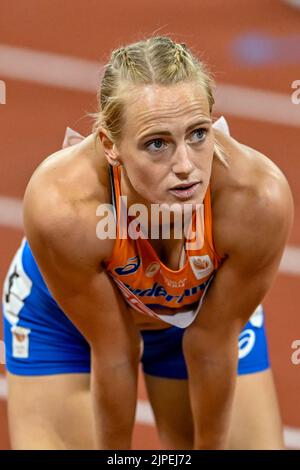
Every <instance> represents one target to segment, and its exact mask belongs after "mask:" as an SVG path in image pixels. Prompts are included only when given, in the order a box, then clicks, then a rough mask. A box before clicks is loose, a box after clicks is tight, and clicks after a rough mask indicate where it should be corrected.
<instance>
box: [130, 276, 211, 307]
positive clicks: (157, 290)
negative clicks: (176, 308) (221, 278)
mask: <svg viewBox="0 0 300 470" xmlns="http://www.w3.org/2000/svg"><path fill="white" fill-rule="evenodd" d="M208 282H209V280H208V281H206V282H204V283H202V284H199V285H198V286H194V287H191V288H189V289H184V291H183V292H182V293H181V294H180V295H172V294H170V293H169V292H167V291H166V289H165V288H164V286H162V285H161V284H158V283H157V282H155V283H154V284H153V286H152V287H150V288H148V289H134V288H132V287H131V286H130V285H128V284H125V287H127V289H129V290H130V291H131V292H132V293H133V294H134V295H135V296H137V297H164V298H165V300H166V301H167V302H171V301H172V300H176V303H178V304H180V303H181V302H182V301H183V300H184V299H185V298H186V297H191V296H193V295H196V294H198V293H199V292H202V291H204V289H205V287H206V285H207V283H208Z"/></svg>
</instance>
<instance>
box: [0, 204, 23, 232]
mask: <svg viewBox="0 0 300 470" xmlns="http://www.w3.org/2000/svg"><path fill="white" fill-rule="evenodd" d="M1 225H3V226H6V227H12V228H22V226H23V218H22V200H21V199H17V198H13V197H5V196H0V226H1Z"/></svg>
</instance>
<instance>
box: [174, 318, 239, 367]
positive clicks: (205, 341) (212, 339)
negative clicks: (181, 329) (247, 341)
mask: <svg viewBox="0 0 300 470" xmlns="http://www.w3.org/2000/svg"><path fill="white" fill-rule="evenodd" d="M183 353H184V357H185V360H186V362H187V364H188V365H189V366H191V367H192V366H193V365H195V366H196V367H197V368H198V367H199V365H200V364H201V365H202V366H208V367H210V366H214V367H215V366H219V365H222V367H226V368H227V367H228V366H229V367H231V366H234V364H235V363H236V362H237V356H238V337H237V335H235V334H233V335H232V336H227V335H226V337H225V335H224V332H221V331H208V330H204V329H201V328H198V327H192V328H191V327H189V328H188V329H187V330H186V331H185V333H184V336H183Z"/></svg>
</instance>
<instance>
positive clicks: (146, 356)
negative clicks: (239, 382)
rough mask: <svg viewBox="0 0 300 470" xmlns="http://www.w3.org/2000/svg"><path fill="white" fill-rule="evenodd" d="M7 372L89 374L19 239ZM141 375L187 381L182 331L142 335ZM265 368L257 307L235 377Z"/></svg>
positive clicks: (78, 337)
mask: <svg viewBox="0 0 300 470" xmlns="http://www.w3.org/2000/svg"><path fill="white" fill-rule="evenodd" d="M3 312H4V340H5V350H6V368H7V369H8V371H9V372H11V373H12V374H16V375H28V376H30V375H51V374H66V373H89V372H90V347H89V344H88V342H87V341H86V340H85V338H84V337H83V336H82V334H81V333H80V332H79V331H78V330H77V328H76V327H75V326H74V325H73V324H72V322H71V321H70V320H69V319H68V317H67V316H66V315H65V314H64V312H63V311H62V310H61V309H60V307H59V306H58V305H57V303H56V302H55V300H54V299H53V297H52V296H51V294H50V292H49V290H48V288H47V286H46V284H45V282H44V281H43V278H42V276H41V274H40V271H39V269H38V267H37V264H36V262H35V260H34V258H33V255H32V253H31V250H30V247H29V245H28V243H27V242H26V240H23V242H22V245H21V247H20V249H19V250H18V252H17V254H16V256H15V258H14V259H13V261H12V264H11V266H10V269H9V271H8V274H7V277H6V280H5V284H4V291H3ZM141 334H142V337H143V343H144V350H143V355H142V358H141V362H142V365H143V370H144V372H145V373H147V374H150V375H154V376H158V377H166V378H176V379H186V378H187V369H186V365H185V361H184V357H183V351H182V337H183V334H184V330H183V329H180V328H177V327H171V328H168V329H165V330H155V331H153V330H152V331H142V333H141ZM267 368H269V357H268V349H267V341H266V334H265V328H264V318H263V310H262V307H261V306H259V307H258V308H257V309H256V311H255V313H254V314H253V315H252V317H251V318H250V321H249V322H248V323H247V325H246V326H245V328H244V329H243V331H242V333H241V335H240V337H239V364H238V371H237V372H238V374H239V375H241V374H250V373H254V372H259V371H262V370H265V369H267Z"/></svg>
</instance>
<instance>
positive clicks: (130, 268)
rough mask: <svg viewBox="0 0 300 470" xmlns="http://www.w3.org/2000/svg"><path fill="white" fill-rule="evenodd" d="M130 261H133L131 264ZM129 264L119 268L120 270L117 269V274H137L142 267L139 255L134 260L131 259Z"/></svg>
mask: <svg viewBox="0 0 300 470" xmlns="http://www.w3.org/2000/svg"><path fill="white" fill-rule="evenodd" d="M129 261H131V263H129ZM127 262H128V263H127V264H126V265H125V266H119V267H118V268H115V272H116V273H117V274H119V275H120V276H126V275H127V274H132V273H135V272H136V271H137V270H138V269H139V267H140V265H141V258H140V257H139V256H138V255H137V256H134V257H133V258H129V259H128V260H127Z"/></svg>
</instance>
